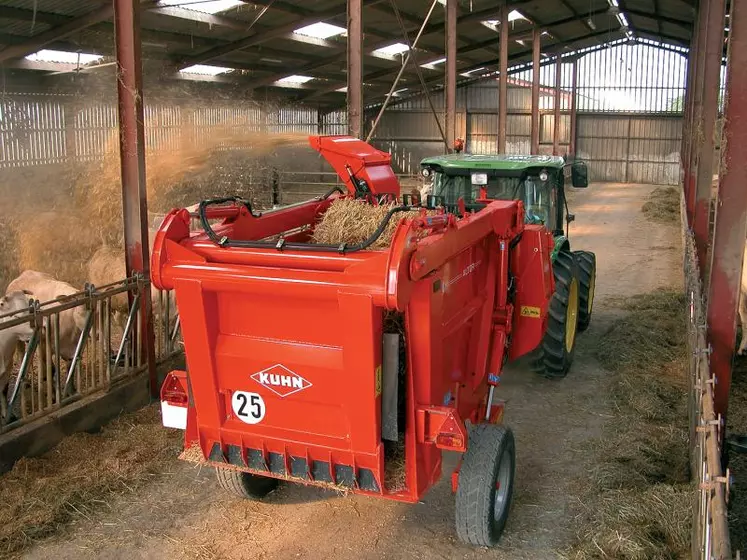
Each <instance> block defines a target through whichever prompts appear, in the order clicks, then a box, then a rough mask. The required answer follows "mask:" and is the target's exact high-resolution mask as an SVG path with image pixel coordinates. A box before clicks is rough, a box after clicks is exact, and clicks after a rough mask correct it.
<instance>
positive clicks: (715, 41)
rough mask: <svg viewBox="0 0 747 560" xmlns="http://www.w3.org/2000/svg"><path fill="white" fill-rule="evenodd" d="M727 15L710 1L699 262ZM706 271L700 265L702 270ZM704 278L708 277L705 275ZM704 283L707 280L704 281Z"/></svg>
mask: <svg viewBox="0 0 747 560" xmlns="http://www.w3.org/2000/svg"><path fill="white" fill-rule="evenodd" d="M724 19H725V0H709V1H708V21H707V32H706V39H705V43H704V44H705V51H706V52H705V61H704V71H703V72H704V75H703V94H702V105H701V119H700V123H699V127H700V128H699V130H698V135H699V136H700V137H701V138H702V140H701V142H700V145H699V148H698V149H699V154H698V160H697V168H696V169H695V183H694V185H692V187H693V188H694V190H695V207H694V208H695V216H694V220H693V232H694V236H695V248H696V250H697V253H698V262H700V263H701V265H704V264H705V263H706V259H707V258H708V248H709V244H710V241H711V237H710V233H711V232H710V221H711V213H710V212H711V185H712V182H713V169H714V163H718V160H717V159H716V153H715V152H716V138H715V136H716V134H715V133H716V118H717V117H718V109H719V107H718V96H719V80H720V72H721V58H722V56H723V52H724ZM705 273H706V268H705V266H701V274H705ZM704 281H705V278H704ZM704 284H705V282H704Z"/></svg>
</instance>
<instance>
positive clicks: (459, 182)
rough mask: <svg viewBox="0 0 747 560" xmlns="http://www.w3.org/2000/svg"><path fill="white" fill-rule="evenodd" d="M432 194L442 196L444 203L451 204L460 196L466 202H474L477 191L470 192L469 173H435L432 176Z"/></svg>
mask: <svg viewBox="0 0 747 560" xmlns="http://www.w3.org/2000/svg"><path fill="white" fill-rule="evenodd" d="M432 194H433V195H435V196H441V197H443V199H444V203H445V204H448V205H452V204H456V203H457V201H458V200H459V199H460V198H463V199H464V202H467V203H470V202H474V200H475V198H476V194H477V193H476V192H475V193H473V192H472V183H471V181H470V178H469V175H467V176H465V175H447V174H446V173H436V174H435V176H434V177H433V191H432Z"/></svg>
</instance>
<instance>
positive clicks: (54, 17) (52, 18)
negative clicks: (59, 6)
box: [0, 6, 70, 25]
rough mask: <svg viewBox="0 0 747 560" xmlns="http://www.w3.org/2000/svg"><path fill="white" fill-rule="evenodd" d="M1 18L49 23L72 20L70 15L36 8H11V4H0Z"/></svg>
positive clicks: (57, 23) (55, 23)
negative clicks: (35, 9) (41, 10)
mask: <svg viewBox="0 0 747 560" xmlns="http://www.w3.org/2000/svg"><path fill="white" fill-rule="evenodd" d="M0 18H3V19H13V20H17V21H28V22H29V23H31V22H32V21H37V22H39V23H47V24H49V25H60V24H62V23H66V22H67V21H69V20H70V18H69V17H68V16H61V15H59V14H50V13H48V12H39V11H37V12H34V10H25V9H23V8H11V7H10V6H0Z"/></svg>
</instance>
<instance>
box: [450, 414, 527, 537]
mask: <svg viewBox="0 0 747 560" xmlns="http://www.w3.org/2000/svg"><path fill="white" fill-rule="evenodd" d="M504 461H508V462H509V464H508V465H507V466H506V467H504V468H508V469H509V471H508V472H507V473H506V474H507V475H508V485H507V486H508V488H507V489H506V493H505V494H504V503H503V504H502V505H501V509H500V514H499V515H496V511H495V508H496V503H495V498H496V494H497V493H498V492H497V490H496V482H498V479H499V473H501V472H502V471H501V465H502V463H503V462H504ZM515 470H516V446H515V444H514V435H513V432H511V430H510V429H509V428H508V427H506V426H501V425H496V424H478V425H476V426H475V427H474V428H472V430H471V431H470V434H469V445H468V446H467V452H466V453H465V454H464V456H463V457H462V467H461V469H460V470H459V486H458V487H457V492H456V530H457V535H458V536H459V539H460V540H461V541H462V542H464V543H465V544H469V545H472V546H495V545H496V544H498V541H499V540H500V538H501V534H502V533H503V528H504V527H505V526H506V520H507V519H508V514H509V510H510V509H511V498H512V496H513V490H514V472H515Z"/></svg>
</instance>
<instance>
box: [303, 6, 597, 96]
mask: <svg viewBox="0 0 747 560" xmlns="http://www.w3.org/2000/svg"><path fill="white" fill-rule="evenodd" d="M607 11H608V8H604V9H601V10H595V11H594V12H592V14H598V13H606V12H607ZM484 15H485V14H484V13H483V14H482V15H481V16H479V17H484ZM473 17H474V13H472V14H468V15H466V16H463V17H461V18H459V20H458V21H459V23H462V21H463V18H470V20H472V18H473ZM584 17H589V16H588V15H584V16H580V17H579V18H576V17H571V18H564V19H560V20H556V21H551V22H547V23H546V24H545V25H544V26H542V27H541V28H540V33H542V32H543V31H548V33H550V34H551V35H553V37H555V35H554V34H553V33H552V31H550V29H552V28H553V27H556V26H559V25H565V24H566V23H570V22H572V21H577V20H578V19H580V18H584ZM426 29H427V26H426ZM609 33H610V32H609V31H607V30H605V31H596V32H594V33H591V34H588V35H584V36H583V37H578V38H577V39H574V40H572V41H562V42H557V43H555V44H553V45H549V47H551V48H557V49H562V48H563V47H564V46H566V45H567V44H569V43H572V42H575V41H581V40H583V39H587V38H590V37H599V36H602V35H608V34H609ZM513 38H514V36H511V39H513ZM488 42H489V43H491V44H494V43H495V42H496V41H495V39H490V40H489V41H483V42H481V43H475V44H473V45H472V46H470V47H463V48H461V49H459V54H463V53H465V52H469V51H470V50H473V49H474V50H477V49H480V48H483V47H484V45H485V44H487V43H488ZM531 52H532V51H531V49H529V50H525V51H521V52H520V53H518V54H516V55H514V56H513V57H511V59H516V58H517V57H518V58H520V57H521V56H523V55H526V54H531ZM499 61H500V60H499V58H495V59H491V60H490V61H488V62H485V61H482V62H474V63H471V64H470V65H469V66H467V67H464V68H462V69H460V70H458V72H459V73H463V72H467V71H469V70H475V69H477V68H480V67H482V66H485V65H488V64H497V63H498V62H499ZM397 71H399V68H386V69H383V70H377V71H376V72H372V73H370V74H366V75H365V76H363V81H364V82H369V81H372V80H376V79H379V78H383V77H385V76H388V75H390V74H394V73H396V72H397ZM344 85H345V84H341V83H334V84H330V85H329V86H327V87H325V88H317V90H316V91H315V92H314V93H313V94H311V95H309V96H306V97H304V99H311V98H314V97H319V96H320V95H324V94H325V93H331V92H333V91H336V90H337V89H339V88H341V87H343V86H344Z"/></svg>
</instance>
